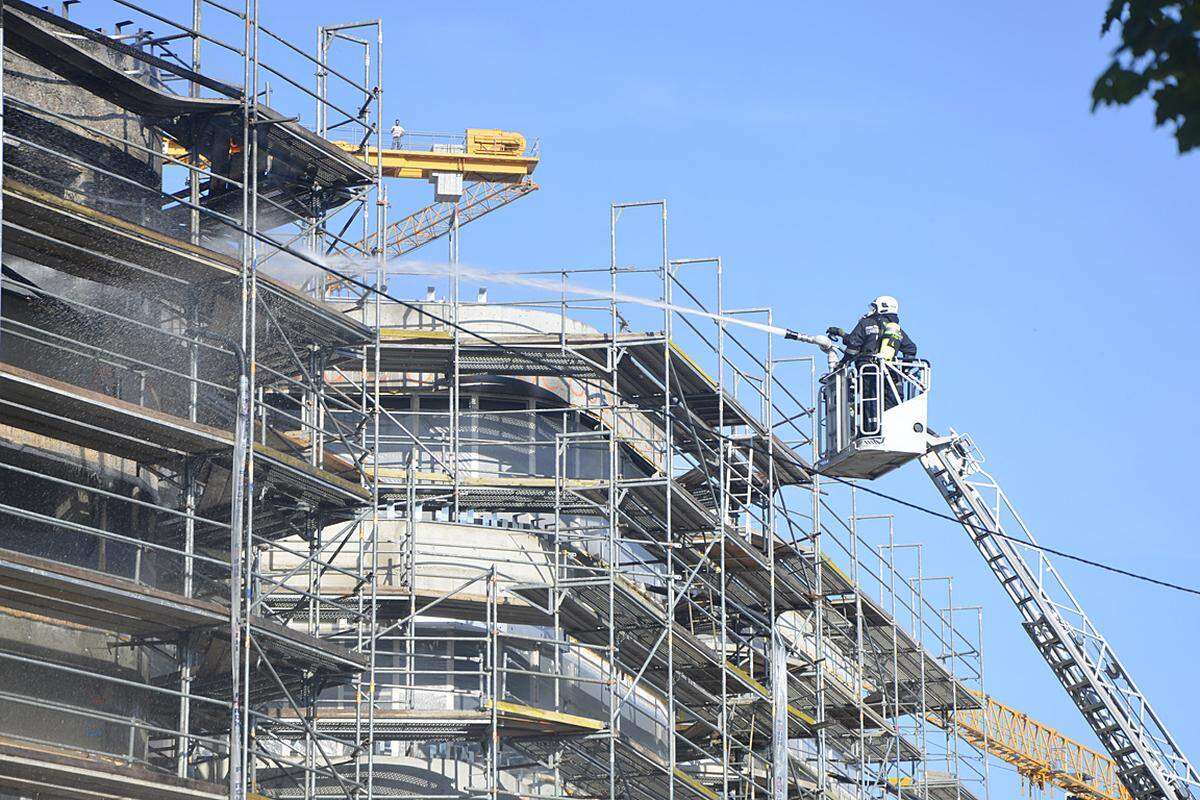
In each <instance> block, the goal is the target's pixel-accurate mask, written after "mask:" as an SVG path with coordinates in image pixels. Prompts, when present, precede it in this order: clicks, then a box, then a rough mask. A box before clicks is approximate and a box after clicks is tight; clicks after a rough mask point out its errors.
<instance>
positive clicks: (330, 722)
mask: <svg viewBox="0 0 1200 800" xmlns="http://www.w3.org/2000/svg"><path fill="white" fill-rule="evenodd" d="M400 688H401V690H403V687H400ZM493 706H494V707H495V710H496V730H497V732H498V733H499V735H500V737H501V738H502V739H510V738H520V739H524V740H531V739H539V738H551V739H557V738H559V737H567V736H583V735H587V734H591V733H596V732H597V731H600V730H603V729H604V723H603V722H601V721H600V720H595V719H589V718H588V717H581V716H578V715H576V714H564V713H562V712H560V711H549V710H547V709H544V708H537V707H536V706H530V705H525V704H523V703H514V702H510V701H507V700H497V701H495V702H494V703H492V702H491V701H488V703H487V704H486V705H484V706H483V707H481V708H478V709H456V710H452V711H450V710H437V709H391V708H386V707H385V708H376V709H375V710H374V716H375V719H374V730H375V739H376V741H397V742H419V741H436V742H448V741H462V740H474V741H478V740H482V739H485V738H487V737H488V736H490V735H491V730H492V708H493ZM273 716H276V717H277V718H278V719H280V720H281V721H283V722H284V723H292V724H293V725H295V726H296V727H295V728H292V730H293V732H296V731H297V730H299V731H301V732H302V731H303V728H302V727H300V726H299V722H298V720H297V719H296V717H295V716H294V715H292V714H291V712H290V711H280V712H277V713H276V714H273ZM358 724H359V723H358V720H357V718H356V715H355V714H354V712H353V711H352V710H349V709H345V708H330V709H324V708H323V709H321V713H320V715H319V719H318V720H317V722H316V727H317V730H319V731H320V732H322V733H328V734H330V735H333V736H338V737H342V738H345V737H346V736H350V735H352V734H353V733H354V731H355V729H356V726H357V725H358ZM286 730H287V729H286V728H284V729H280V731H279V734H280V735H281V736H285V735H286Z"/></svg>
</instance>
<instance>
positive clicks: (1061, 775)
mask: <svg viewBox="0 0 1200 800" xmlns="http://www.w3.org/2000/svg"><path fill="white" fill-rule="evenodd" d="M977 696H978V697H979V699H980V701H981V702H980V706H981V707H980V708H977V709H971V710H969V711H958V712H956V713H954V714H953V715H950V714H932V713H931V714H929V715H928V718H929V720H930V721H931V722H933V723H934V724H935V725H937V726H938V727H940V728H943V729H947V730H950V729H953V730H954V732H955V733H956V734H958V736H960V737H961V738H962V739H964V740H965V741H967V742H969V743H970V744H972V745H974V746H975V747H977V748H979V749H980V750H983V751H985V752H987V753H989V754H991V755H993V756H995V757H997V758H999V759H1001V760H1002V761H1005V762H1007V763H1009V764H1011V765H1012V766H1013V767H1015V768H1016V770H1017V772H1018V773H1019V774H1020V775H1021V776H1022V777H1024V778H1025V779H1026V780H1028V781H1029V782H1030V783H1031V784H1035V785H1037V786H1039V787H1041V788H1045V786H1046V784H1047V783H1049V784H1051V785H1054V786H1057V787H1059V788H1060V789H1064V790H1066V791H1067V792H1069V793H1070V794H1072V795H1074V796H1076V797H1080V798H1086V800H1131V796H1130V794H1129V791H1128V790H1127V789H1126V788H1125V786H1124V784H1122V783H1121V781H1120V779H1119V778H1117V765H1116V763H1115V762H1114V761H1113V760H1112V759H1111V758H1109V757H1108V756H1107V755H1105V754H1103V753H1100V752H1098V751H1096V750H1093V749H1092V748H1090V747H1087V746H1086V745H1083V744H1081V743H1080V742H1077V741H1075V740H1074V739H1072V738H1070V737H1068V736H1066V735H1064V734H1062V733H1059V732H1058V731H1056V730H1055V729H1054V728H1051V727H1050V726H1049V725H1045V724H1043V723H1041V722H1038V721H1037V720H1035V719H1032V718H1031V717H1030V716H1029V715H1028V714H1026V713H1024V712H1023V711H1018V710H1017V709H1015V708H1012V707H1011V706H1006V705H1005V704H1004V703H1001V702H1000V701H999V700H996V699H995V698H992V697H988V696H987V695H982V694H978V695H977Z"/></svg>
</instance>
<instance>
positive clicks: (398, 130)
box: [392, 120, 404, 150]
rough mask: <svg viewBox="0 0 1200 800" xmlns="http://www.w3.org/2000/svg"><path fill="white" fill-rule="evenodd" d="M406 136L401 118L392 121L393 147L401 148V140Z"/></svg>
mask: <svg viewBox="0 0 1200 800" xmlns="http://www.w3.org/2000/svg"><path fill="white" fill-rule="evenodd" d="M403 138H404V128H403V126H401V125H400V120H396V121H395V122H393V123H392V149H393V150H399V149H400V140H401V139H403Z"/></svg>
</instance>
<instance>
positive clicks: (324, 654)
mask: <svg viewBox="0 0 1200 800" xmlns="http://www.w3.org/2000/svg"><path fill="white" fill-rule="evenodd" d="M0 605H2V606H4V607H7V608H13V609H18V610H22V611H27V612H30V613H34V614H37V615H39V616H45V617H52V618H55V619H60V620H63V621H66V622H71V623H74V624H77V625H84V626H87V627H91V628H99V629H101V630H106V631H112V632H114V633H121V634H127V635H132V636H138V637H146V638H151V639H164V638H168V639H169V638H172V637H173V635H174V634H176V633H178V632H180V631H191V632H200V631H208V632H210V633H211V634H213V635H216V636H218V637H220V636H221V635H227V633H228V624H229V608H228V606H226V605H223V604H221V603H219V602H216V601H214V600H211V599H200V598H195V597H184V596H183V595H179V594H175V593H173V592H167V591H164V590H162V589H156V588H154V587H152V586H147V585H145V584H143V583H139V582H136V581H132V580H129V579H126V578H122V577H119V576H116V575H109V574H107V573H104V572H100V571H98V570H92V569H87V568H84V567H76V566H72V565H69V564H62V563H59V562H57V561H51V560H50V559H46V558H40V557H38V556H31V555H26V554H24V553H18V552H15V551H12V550H6V549H0ZM250 624H251V629H252V630H253V632H254V635H255V637H257V638H258V639H260V640H261V642H262V645H263V647H264V649H268V650H270V651H271V652H272V653H275V654H278V655H279V656H280V657H281V658H282V659H284V660H287V659H292V660H301V661H303V662H304V663H306V664H310V665H311V666H312V667H313V668H315V669H316V670H318V671H323V672H332V673H337V672H344V671H356V670H363V669H366V667H367V660H366V659H365V658H363V657H362V656H361V655H356V654H354V653H351V652H350V651H348V650H346V649H345V648H343V647H340V646H338V645H336V644H332V643H329V642H326V641H323V640H321V639H318V638H316V637H314V636H309V635H308V634H305V633H303V632H302V631H300V630H297V629H296V628H292V627H289V626H287V625H281V624H280V623H278V622H275V621H274V620H271V619H269V618H266V617H262V616H252V617H251V623H250Z"/></svg>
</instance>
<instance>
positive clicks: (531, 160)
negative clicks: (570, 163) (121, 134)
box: [163, 128, 539, 183]
mask: <svg viewBox="0 0 1200 800" xmlns="http://www.w3.org/2000/svg"><path fill="white" fill-rule="evenodd" d="M462 141H463V142H464V143H463V144H462V145H459V146H458V147H446V148H444V149H431V150H410V149H399V150H396V149H389V148H384V149H383V150H378V149H377V148H374V147H360V146H359V145H357V144H355V143H354V142H339V141H332V142H330V144H332V145H333V146H335V147H338V148H340V149H342V150H345V151H346V152H347V153H352V154H353V155H355V156H358V157H359V158H360V159H362V160H363V161H366V162H367V163H368V164H372V165H373V164H375V163H376V162H377V161H380V160H382V162H383V176H384V177H385V178H416V179H424V180H428V179H429V178H430V177H432V176H433V174H434V173H435V172H457V173H460V174H462V176H463V179H464V180H466V181H488V182H504V183H520V182H521V181H522V180H523V179H524V178H526V177H528V176H530V175H532V174H533V171H534V170H535V169H537V165H538V160H539V159H538V157H537V156H535V155H526V153H525V137H524V136H522V135H521V134H519V133H514V132H512V131H500V130H494V129H490V128H468V129H467V131H466V134H465V135H464V136H463V139H462ZM163 151H164V152H165V153H166V155H168V156H170V157H171V158H177V159H183V158H186V157H187V155H188V153H187V150H186V149H185V148H184V147H183V145H181V144H179V143H178V142H176V141H174V140H172V139H167V140H166V141H165V142H164V145H163ZM230 152H231V153H234V152H237V146H236V145H235V144H230Z"/></svg>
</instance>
